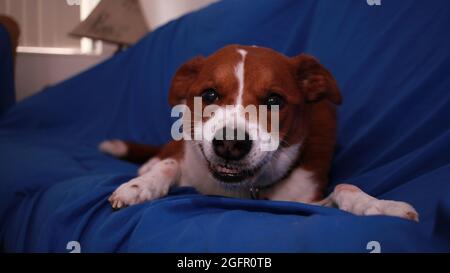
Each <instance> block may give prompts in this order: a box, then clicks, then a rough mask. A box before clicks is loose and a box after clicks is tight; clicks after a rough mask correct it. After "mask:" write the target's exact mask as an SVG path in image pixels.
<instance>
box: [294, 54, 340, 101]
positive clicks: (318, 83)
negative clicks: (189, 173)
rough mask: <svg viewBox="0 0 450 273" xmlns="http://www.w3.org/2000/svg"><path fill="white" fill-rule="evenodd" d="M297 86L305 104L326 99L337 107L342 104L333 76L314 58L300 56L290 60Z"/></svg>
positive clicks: (304, 55)
mask: <svg viewBox="0 0 450 273" xmlns="http://www.w3.org/2000/svg"><path fill="white" fill-rule="evenodd" d="M291 61H292V63H293V65H294V69H295V75H296V77H297V81H298V85H299V87H300V89H301V90H302V92H303V94H304V96H305V100H306V102H317V101H320V100H322V99H327V100H329V101H331V102H332V103H334V104H336V105H339V104H341V103H342V97H341V93H340V91H339V87H338V85H337V82H336V80H335V79H334V77H333V75H331V73H330V72H329V71H328V70H327V69H326V68H325V67H324V66H323V65H321V64H320V63H319V61H317V60H316V59H315V58H314V57H312V56H309V55H306V54H301V55H299V56H297V57H294V58H292V59H291Z"/></svg>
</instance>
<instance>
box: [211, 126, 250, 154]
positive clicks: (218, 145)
mask: <svg viewBox="0 0 450 273" xmlns="http://www.w3.org/2000/svg"><path fill="white" fill-rule="evenodd" d="M226 130H227V129H226V128H223V129H222V130H219V131H218V132H217V133H216V136H215V137H214V139H213V141H212V144H213V147H214V152H215V153H216V155H217V156H219V157H221V158H223V159H226V160H240V159H242V158H244V157H245V156H246V155H247V154H248V153H249V152H250V150H251V149H252V141H251V140H250V136H249V135H248V134H247V132H244V131H239V130H238V129H234V130H233V129H229V130H231V132H233V137H231V136H230V138H231V139H232V140H227V139H229V138H228V137H227V135H226Z"/></svg>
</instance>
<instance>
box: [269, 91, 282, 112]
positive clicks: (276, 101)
mask: <svg viewBox="0 0 450 273" xmlns="http://www.w3.org/2000/svg"><path fill="white" fill-rule="evenodd" d="M265 105H267V106H269V110H272V106H278V109H281V108H282V107H283V106H284V99H283V97H281V96H280V95H278V94H271V95H270V96H268V97H267V98H266V100H265Z"/></svg>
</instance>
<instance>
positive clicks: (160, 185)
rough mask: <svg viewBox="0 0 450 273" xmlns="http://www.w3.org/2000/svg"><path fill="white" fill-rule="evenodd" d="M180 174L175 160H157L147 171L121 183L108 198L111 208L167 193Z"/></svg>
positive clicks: (148, 199)
mask: <svg viewBox="0 0 450 273" xmlns="http://www.w3.org/2000/svg"><path fill="white" fill-rule="evenodd" d="M179 176H180V167H179V164H178V162H177V161H176V160H174V159H170V158H169V159H165V160H162V161H159V162H157V163H156V164H155V165H154V166H153V167H152V168H151V170H150V171H149V172H147V173H145V174H144V175H142V176H140V177H137V178H135V179H133V180H131V181H130V182H128V183H125V184H123V185H121V186H120V187H119V188H117V190H116V191H115V192H114V193H113V194H112V195H111V197H110V198H109V199H108V200H109V202H110V203H111V205H112V207H113V209H121V208H124V207H127V206H131V205H136V204H141V203H143V202H146V201H151V200H154V199H157V198H160V197H163V196H165V195H167V193H168V192H169V189H170V187H171V186H173V185H175V183H176V181H177V180H178V178H179Z"/></svg>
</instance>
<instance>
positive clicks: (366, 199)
mask: <svg viewBox="0 0 450 273" xmlns="http://www.w3.org/2000/svg"><path fill="white" fill-rule="evenodd" d="M333 195H334V196H333V197H334V200H335V202H336V204H337V205H338V207H339V208H340V209H342V210H345V211H348V212H351V213H353V214H356V215H387V216H395V217H400V218H404V219H408V220H413V221H417V222H418V221H419V214H418V213H417V211H416V210H415V209H414V208H413V207H412V206H411V205H409V204H408V203H405V202H399V201H390V200H379V199H376V198H374V197H372V196H370V195H368V194H366V193H364V192H363V191H362V190H361V189H359V188H358V187H356V186H353V185H348V184H342V185H339V186H337V187H336V189H335V191H334V193H333Z"/></svg>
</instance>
